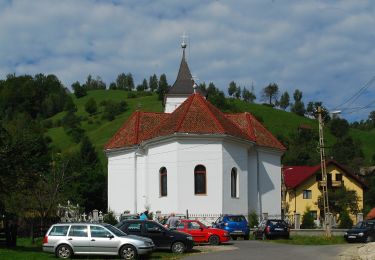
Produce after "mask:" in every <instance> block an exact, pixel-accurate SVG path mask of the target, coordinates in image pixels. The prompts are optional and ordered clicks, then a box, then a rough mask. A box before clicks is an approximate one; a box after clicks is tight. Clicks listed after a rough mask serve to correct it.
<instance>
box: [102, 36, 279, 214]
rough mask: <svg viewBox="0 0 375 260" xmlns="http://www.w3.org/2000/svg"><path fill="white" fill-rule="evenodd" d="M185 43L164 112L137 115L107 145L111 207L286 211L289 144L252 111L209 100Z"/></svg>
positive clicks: (117, 211) (165, 211)
mask: <svg viewBox="0 0 375 260" xmlns="http://www.w3.org/2000/svg"><path fill="white" fill-rule="evenodd" d="M182 48H183V56H182V60H181V64H180V68H179V71H178V75H177V79H176V81H175V83H174V84H173V86H172V87H170V89H169V90H168V93H167V94H166V95H165V112H164V113H155V112H144V111H136V112H134V113H133V114H132V115H131V116H130V117H129V118H128V119H127V121H126V122H125V123H124V124H123V126H122V127H121V128H120V129H119V130H118V131H117V133H116V134H115V135H114V136H113V137H112V138H111V139H110V140H109V141H108V143H107V144H106V145H105V153H106V155H107V157H108V207H109V209H111V210H112V211H113V212H114V213H115V215H117V216H119V215H120V214H121V213H123V212H124V211H130V212H132V213H139V212H142V211H144V210H146V209H150V210H151V211H153V212H156V211H160V212H161V214H169V213H171V212H175V213H177V214H184V213H185V212H186V211H188V212H189V213H191V214H229V213H230V214H245V215H247V214H248V213H249V212H251V211H253V210H255V211H256V212H257V213H258V214H262V213H268V214H269V215H281V156H282V154H283V153H284V151H285V147H284V146H283V145H282V144H281V143H280V142H279V141H278V140H277V139H276V138H275V137H274V136H273V135H272V134H271V133H270V132H269V131H268V130H267V129H266V128H265V127H263V126H262V124H261V123H260V122H259V121H257V120H256V119H255V117H254V116H253V115H252V114H251V113H249V112H245V113H239V114H225V113H223V112H221V111H220V110H219V109H218V108H216V107H215V106H214V105H212V104H211V103H210V102H209V101H208V100H206V98H205V96H204V95H205V94H204V93H203V92H202V91H201V90H199V89H197V88H196V85H194V82H193V80H192V75H191V73H190V70H189V67H188V64H187V62H186V59H185V48H186V44H185V43H183V44H182Z"/></svg>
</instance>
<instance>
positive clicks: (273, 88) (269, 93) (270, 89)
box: [262, 83, 279, 105]
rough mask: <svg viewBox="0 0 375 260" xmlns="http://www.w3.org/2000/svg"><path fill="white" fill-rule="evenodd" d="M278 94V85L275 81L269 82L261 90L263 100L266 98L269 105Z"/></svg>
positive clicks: (275, 99)
mask: <svg viewBox="0 0 375 260" xmlns="http://www.w3.org/2000/svg"><path fill="white" fill-rule="evenodd" d="M278 96H279V86H278V85H277V84H276V83H270V84H268V86H266V87H264V88H263V90H262V97H263V100H267V101H268V103H269V104H270V105H272V104H273V103H272V101H274V102H276V101H277V99H278Z"/></svg>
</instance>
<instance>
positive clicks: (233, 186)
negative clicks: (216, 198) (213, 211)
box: [230, 167, 238, 198]
mask: <svg viewBox="0 0 375 260" xmlns="http://www.w3.org/2000/svg"><path fill="white" fill-rule="evenodd" d="M230 195H231V197H232V198H238V174H237V169H236V168H235V167H233V168H232V171H231V173H230Z"/></svg>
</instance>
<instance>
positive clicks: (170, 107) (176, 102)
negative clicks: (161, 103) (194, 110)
mask: <svg viewBox="0 0 375 260" xmlns="http://www.w3.org/2000/svg"><path fill="white" fill-rule="evenodd" d="M187 98H188V96H184V97H169V96H167V98H166V100H165V109H164V112H165V113H172V112H173V111H174V110H175V109H176V108H177V107H178V106H180V105H181V104H182V103H183V102H184V101H185V100H186V99H187Z"/></svg>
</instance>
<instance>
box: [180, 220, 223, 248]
mask: <svg viewBox="0 0 375 260" xmlns="http://www.w3.org/2000/svg"><path fill="white" fill-rule="evenodd" d="M177 230H178V231H182V232H185V233H188V234H190V235H191V236H192V237H193V239H194V242H195V243H197V244H200V243H207V242H208V243H210V244H211V245H219V244H220V243H223V242H228V241H229V240H230V235H229V233H228V232H227V231H225V230H222V229H218V228H210V227H207V226H205V225H204V224H202V223H201V222H199V221H198V220H190V219H182V220H181V223H180V224H179V225H178V227H177Z"/></svg>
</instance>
